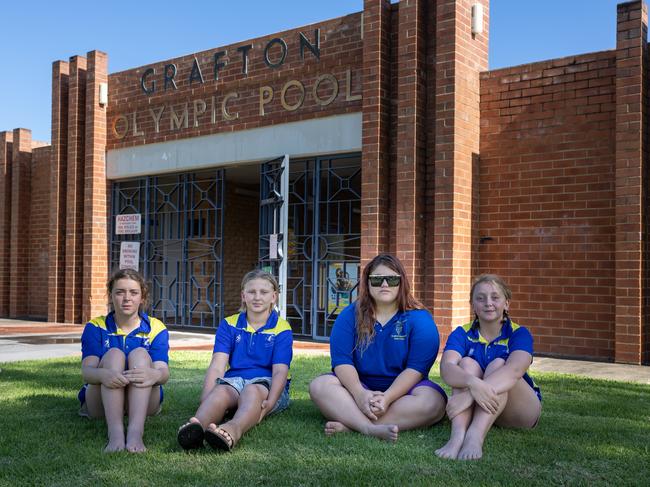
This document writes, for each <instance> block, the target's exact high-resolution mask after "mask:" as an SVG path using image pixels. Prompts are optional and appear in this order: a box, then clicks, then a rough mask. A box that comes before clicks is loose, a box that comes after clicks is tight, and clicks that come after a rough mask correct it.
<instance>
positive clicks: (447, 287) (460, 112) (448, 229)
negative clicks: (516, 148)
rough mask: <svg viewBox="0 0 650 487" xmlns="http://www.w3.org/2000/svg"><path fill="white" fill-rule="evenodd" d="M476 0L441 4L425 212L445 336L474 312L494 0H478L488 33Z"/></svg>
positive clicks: (435, 298) (438, 313)
mask: <svg viewBox="0 0 650 487" xmlns="http://www.w3.org/2000/svg"><path fill="white" fill-rule="evenodd" d="M473 3H476V1H475V0H471V1H470V0H440V1H438V2H437V4H436V20H435V25H436V48H435V53H436V54H435V60H436V75H435V78H436V80H435V106H436V109H435V146H434V147H435V175H434V177H435V194H434V215H433V218H431V215H429V217H428V218H427V220H428V221H431V220H432V221H433V222H434V223H433V232H431V230H432V229H431V228H430V227H429V228H428V229H427V236H426V240H427V242H428V245H429V246H428V247H427V257H428V258H427V267H428V268H430V269H433V286H431V285H430V284H429V283H428V285H427V289H433V300H431V297H430V295H428V296H427V299H426V301H427V302H431V301H433V303H435V318H436V322H437V324H438V327H439V330H440V332H441V334H442V335H443V337H445V336H446V335H448V333H449V332H450V331H451V328H452V327H453V326H457V325H459V324H462V323H464V322H467V321H468V320H469V318H470V309H469V304H468V301H469V290H470V285H471V277H472V276H471V271H472V262H471V257H472V201H473V197H472V187H473V184H472V164H473V161H474V160H475V159H476V157H477V155H478V153H479V129H480V112H479V101H480V93H479V87H480V86H479V85H480V83H479V73H480V72H481V71H485V70H486V69H487V58H488V53H487V48H488V25H489V21H488V17H489V15H488V12H489V1H488V0H480V3H482V4H483V8H484V24H483V25H484V27H483V33H482V34H479V35H473V34H472V33H471V5H472V4H473ZM431 95H433V94H431V93H430V96H431ZM431 233H433V235H431ZM431 243H432V244H433V245H432V246H431Z"/></svg>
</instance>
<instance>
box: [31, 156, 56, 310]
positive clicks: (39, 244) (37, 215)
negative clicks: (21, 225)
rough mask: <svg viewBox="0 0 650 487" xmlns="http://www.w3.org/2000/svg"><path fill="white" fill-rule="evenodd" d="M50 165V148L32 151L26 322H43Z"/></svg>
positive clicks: (46, 270) (45, 303)
mask: <svg viewBox="0 0 650 487" xmlns="http://www.w3.org/2000/svg"><path fill="white" fill-rule="evenodd" d="M32 145H34V144H32ZM51 161H52V154H51V147H50V146H42V147H38V148H34V149H33V150H32V171H31V172H32V177H31V181H30V183H31V201H30V211H29V213H30V220H29V288H28V289H29V300H28V303H27V304H28V309H27V314H28V316H29V317H30V318H36V319H47V297H48V285H47V281H48V280H47V275H48V255H49V247H50V216H51V212H50V180H51V177H50V169H51V167H52V164H51Z"/></svg>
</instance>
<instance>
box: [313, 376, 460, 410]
mask: <svg viewBox="0 0 650 487" xmlns="http://www.w3.org/2000/svg"><path fill="white" fill-rule="evenodd" d="M325 375H333V376H334V377H336V374H335V373H334V372H328V373H327V374H325ZM361 385H362V386H363V388H364V389H367V390H370V387H368V386H367V385H365V384H364V383H363V382H361ZM416 387H430V388H431V389H433V390H435V391H438V393H440V395H441V396H442V398H443V399H444V400H445V403H446V402H447V393H446V392H445V390H444V389H443V388H442V387H440V386H439V385H438V384H436V383H435V382H433V381H431V380H429V379H422V380H421V381H420V382H418V383H417V384H415V385H414V386H413V387H411V388H410V389H409V390H408V392H407V393H406V394H409V395H411V394H413V389H415V388H416Z"/></svg>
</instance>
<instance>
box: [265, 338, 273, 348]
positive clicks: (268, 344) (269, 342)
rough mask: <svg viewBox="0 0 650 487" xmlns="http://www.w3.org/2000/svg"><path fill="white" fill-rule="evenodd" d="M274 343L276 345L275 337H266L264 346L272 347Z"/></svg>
mask: <svg viewBox="0 0 650 487" xmlns="http://www.w3.org/2000/svg"><path fill="white" fill-rule="evenodd" d="M274 343H275V335H266V339H265V341H264V346H265V347H272V346H273V344H274Z"/></svg>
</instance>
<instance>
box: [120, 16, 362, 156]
mask: <svg viewBox="0 0 650 487" xmlns="http://www.w3.org/2000/svg"><path fill="white" fill-rule="evenodd" d="M360 19H361V14H352V15H348V16H345V17H341V18H338V19H334V20H330V21H327V22H321V23H318V24H313V25H309V26H305V27H300V28H297V29H292V30H288V31H285V32H280V33H276V34H271V35H268V36H265V37H260V38H257V39H254V40H249V41H245V42H242V43H238V44H234V45H230V46H225V47H220V48H217V49H211V50H209V51H203V52H199V53H196V54H190V55H187V56H184V57H181V58H175V59H171V60H169V61H164V62H159V63H155V64H151V65H147V66H142V67H139V68H136V69H132V70H128V71H123V72H119V73H114V74H112V75H110V77H109V92H110V96H109V111H108V147H107V148H108V149H109V150H110V149H115V148H118V147H130V146H135V145H141V144H145V143H154V142H162V141H168V140H176V139H180V138H187V137H193V136H199V135H206V134H213V133H218V132H225V131H226V132H227V131H233V130H242V129H250V128H254V127H260V126H265V125H273V124H278V123H285V122H291V121H296V120H305V119H313V118H316V117H322V116H328V115H334V114H341V113H351V112H359V111H361V100H360V99H359V98H358V96H357V97H356V98H357V99H355V100H349V99H346V93H347V90H346V79H347V77H346V73H347V71H348V70H351V86H352V89H351V90H350V92H349V95H350V96H354V95H360V94H361V92H360V75H361V73H360V62H361V59H362V56H363V53H362V42H361V20H360ZM316 28H320V60H318V59H316V57H315V56H314V55H313V54H312V53H311V51H309V50H308V49H305V52H304V60H303V59H301V57H300V47H299V46H300V43H299V33H300V32H302V33H303V34H304V35H305V37H306V38H307V39H308V40H309V41H310V42H314V41H315V37H314V30H315V29H316ZM274 38H282V39H283V40H284V41H285V42H286V45H287V55H286V59H285V61H284V63H283V64H282V65H281V66H280V67H278V68H271V67H268V66H267V65H266V64H265V61H264V50H265V47H266V46H267V43H268V42H269V41H271V40H272V39H274ZM246 44H252V45H253V47H252V49H251V50H250V51H249V54H248V73H247V74H243V73H242V67H243V63H242V54H241V53H240V52H238V51H237V48H238V47H240V46H243V45H246ZM219 51H226V52H227V54H226V55H225V56H223V57H222V58H221V59H220V60H219V62H224V61H227V65H226V66H225V67H223V68H221V69H220V71H219V74H218V77H219V79H218V80H216V81H215V80H214V74H213V67H214V61H213V58H214V54H215V53H216V52H219ZM280 55H281V51H280V47H279V45H278V44H274V45H273V46H272V47H271V48H270V49H269V58H270V60H271V61H272V62H278V61H279V58H280ZM195 58H196V60H197V61H198V63H199V66H200V68H201V73H202V75H203V78H204V83H203V84H201V83H200V82H199V81H196V80H194V81H193V82H192V83H191V84H190V81H189V78H190V74H191V73H192V68H193V61H194V59H195ZM172 63H173V64H175V65H176V66H177V68H178V71H177V74H176V76H175V81H176V84H177V87H178V89H177V90H174V89H173V88H172V87H171V84H170V85H169V86H168V90H167V91H165V90H164V86H163V85H164V82H163V79H164V78H163V70H164V68H165V65H167V64H172ZM148 68H154V69H155V72H156V74H155V76H152V77H151V79H152V80H153V79H155V80H156V91H155V93H153V94H151V95H147V94H145V93H144V92H143V91H142V89H141V86H140V82H141V78H142V75H143V74H144V73H145V71H146V70H147V69H148ZM325 74H331V75H333V76H334V77H335V78H336V79H337V80H338V87H339V89H338V95H337V96H336V98H335V99H334V101H332V102H331V103H330V104H329V105H327V106H322V105H320V104H319V103H317V101H316V98H315V97H314V95H313V92H312V90H313V88H314V86H315V84H316V80H317V79H318V78H319V76H321V75H325ZM290 80H297V81H299V82H301V83H302V84H303V86H304V90H305V95H304V101H303V103H302V106H300V108H298V109H296V110H293V111H290V110H286V109H284V108H283V107H282V104H281V92H282V89H283V87H284V86H285V83H287V82H289V81H290ZM147 86H149V85H147ZM263 86H269V87H271V88H272V89H273V92H274V97H273V100H272V101H271V102H269V103H268V104H266V105H265V106H264V112H265V114H264V115H263V116H260V89H261V88H262V87H263ZM231 92H235V93H237V94H238V96H239V98H237V99H234V100H231V101H229V102H228V105H227V106H228V110H229V112H230V114H231V115H234V114H235V113H237V114H238V118H237V119H235V120H224V117H223V115H222V112H221V106H222V102H223V100H224V97H225V96H226V95H227V94H229V93H231ZM298 93H299V88H298V87H296V86H294V87H292V88H289V89H288V90H287V92H286V102H287V104H289V105H293V104H294V103H296V102H297V100H298ZM332 93H333V86H332V83H331V82H330V81H323V82H322V84H321V85H320V89H319V90H318V97H320V98H321V99H326V98H328V96H329V95H330V94H332ZM212 97H214V102H215V103H216V121H215V122H214V123H213V121H212V109H211V106H212V103H213V101H212ZM196 100H203V101H204V102H205V103H206V107H205V111H204V112H203V108H204V107H203V105H201V104H200V102H199V105H197V107H196V113H197V117H196V120H195V117H194V112H195V101H196ZM186 103H187V107H188V121H187V125H188V128H187V129H181V130H176V129H174V130H172V129H171V128H170V125H171V120H172V118H171V110H172V108H173V109H174V112H175V113H176V114H177V115H178V114H180V113H181V112H182V110H183V107H184V106H185V104H186ZM163 106H164V107H165V108H164V111H163V112H162V115H161V119H160V124H159V131H158V132H157V133H156V131H155V122H154V119H153V118H152V116H151V114H150V112H149V109H153V110H154V112H155V111H156V110H159V109H160V107H163ZM200 112H203V113H200ZM133 113H136V115H135V117H136V125H135V126H134V124H133V115H132V114H133ZM120 115H123V116H125V117H126V118H127V119H128V121H129V131H128V132H127V133H126V135H125V136H124V137H123V138H122V139H120V138H119V137H117V136H116V134H115V133H114V131H113V127H114V126H116V127H117V131H118V133H121V132H122V130H123V129H124V128H125V127H126V125H125V121H124V119H119V116H120ZM195 121H196V124H195ZM116 123H117V125H116ZM195 125H198V126H195ZM140 133H141V135H136V134H140Z"/></svg>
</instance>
